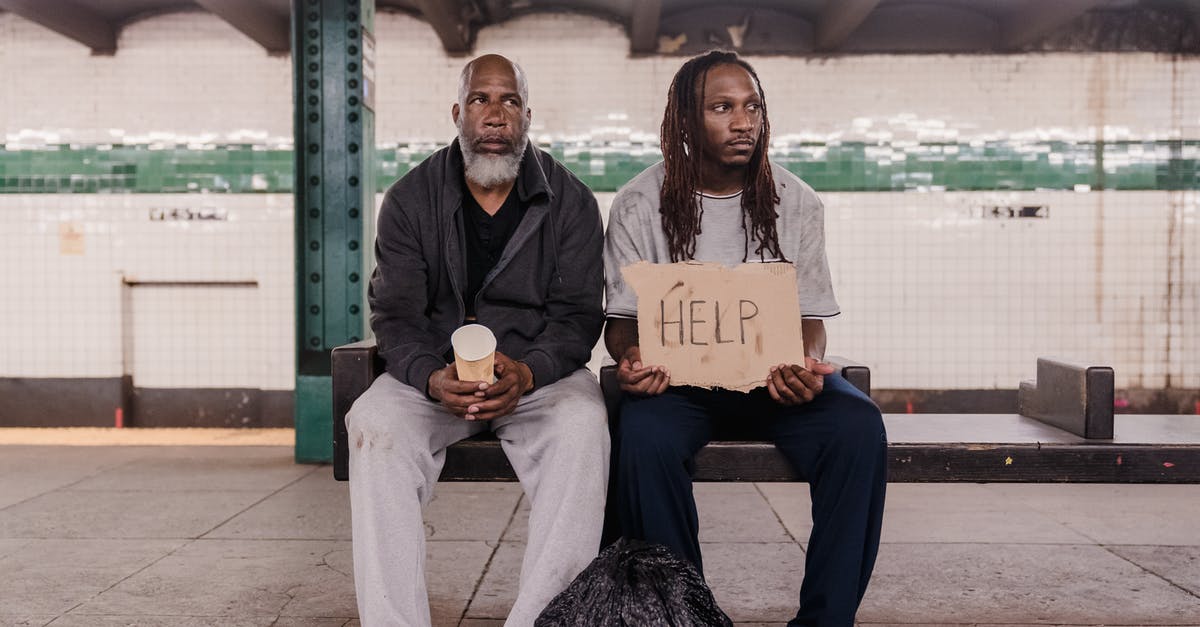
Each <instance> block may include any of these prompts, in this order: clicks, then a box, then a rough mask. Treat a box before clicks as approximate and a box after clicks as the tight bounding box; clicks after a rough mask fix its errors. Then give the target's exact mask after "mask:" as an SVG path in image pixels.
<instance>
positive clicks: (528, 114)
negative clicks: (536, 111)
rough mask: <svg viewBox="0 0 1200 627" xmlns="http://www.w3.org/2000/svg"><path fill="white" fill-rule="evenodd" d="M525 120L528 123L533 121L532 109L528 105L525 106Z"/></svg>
mask: <svg viewBox="0 0 1200 627" xmlns="http://www.w3.org/2000/svg"><path fill="white" fill-rule="evenodd" d="M525 121H526V122H529V123H532V122H533V109H530V108H529V107H525Z"/></svg>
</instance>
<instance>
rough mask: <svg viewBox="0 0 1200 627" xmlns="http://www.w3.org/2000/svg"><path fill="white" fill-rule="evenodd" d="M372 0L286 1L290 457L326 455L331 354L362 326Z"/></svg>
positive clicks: (369, 200)
mask: <svg viewBox="0 0 1200 627" xmlns="http://www.w3.org/2000/svg"><path fill="white" fill-rule="evenodd" d="M374 25H375V1H374V0H292V78H293V85H294V87H293V101H294V112H295V137H296V142H295V155H296V157H295V158H296V183H295V203H296V205H295V218H296V228H295V232H296V412H295V420H296V461H300V462H325V461H329V460H330V459H331V458H332V456H333V445H332V437H333V435H332V434H333V425H332V413H333V409H332V404H333V398H332V389H333V388H332V385H331V381H330V367H329V353H330V351H331V350H332V349H333V348H334V347H336V346H339V345H341V344H345V343H347V342H355V341H358V340H360V339H362V338H365V337H366V336H367V334H368V333H369V330H368V326H367V303H366V284H367V280H368V279H369V278H370V271H371V266H372V263H373V258H372V255H371V250H372V243H373V241H374V237H373V231H374V215H375V212H374V206H375V193H374V190H375V181H374V167H373V164H374V158H373V157H374V155H373V154H372V153H373V152H374V146H375V112H374V106H375V102H374V99H375V42H374V38H373V36H372V33H371V31H372V30H373V28H374Z"/></svg>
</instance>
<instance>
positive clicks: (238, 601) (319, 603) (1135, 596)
mask: <svg viewBox="0 0 1200 627" xmlns="http://www.w3.org/2000/svg"><path fill="white" fill-rule="evenodd" d="M0 431H3V430H0ZM235 439H237V438H235ZM5 441H6V440H5V438H4V437H3V436H2V435H0V443H2V442H5ZM7 441H8V442H10V443H8V444H0V625H4V626H8V625H54V626H55V627H66V626H93V625H94V626H117V625H137V626H149V625H184V626H208V625H212V626H226V625H232V626H243V625H244V626H258V625H262V626H266V625H277V626H293V627H318V626H321V627H323V626H327V625H328V626H340V625H347V624H352V625H357V624H358V621H357V620H355V619H354V617H355V616H356V615H357V612H356V610H355V602H354V584H353V581H352V576H351V551H350V513H349V503H348V497H347V490H346V485H345V484H342V483H338V482H335V481H334V480H333V479H332V477H331V472H330V469H329V467H328V466H309V465H297V464H295V463H293V462H292V450H291V448H290V447H289V446H280V445H271V446H247V445H239V446H196V445H177V444H179V443H180V442H188V441H189V440H188V439H187V438H184V439H182V440H179V439H172V438H158V439H157V440H156V442H158V443H159V444H160V445H156V446H149V445H129V442H135V443H139V444H145V442H142V441H137V440H129V439H128V438H126V440H125V445H114V443H119V442H121V439H120V438H116V439H111V438H110V439H109V440H107V441H105V440H104V439H103V438H90V441H92V442H94V443H103V444H105V445H103V446H62V445H48V444H28V443H25V444H13V443H11V442H13V441H21V439H20V438H18V439H17V440H13V439H12V438H9V439H8V440H7ZM238 441H239V442H240V443H242V444H245V443H246V442H250V443H254V442H255V440H254V439H253V438H249V439H247V438H241V439H239V440H238ZM266 441H272V440H271V439H270V438H267V440H266ZM162 443H167V444H171V445H162ZM696 492H697V496H698V501H699V505H700V509H701V521H702V525H703V531H702V537H701V539H702V541H703V542H704V550H705V557H706V564H707V565H708V568H709V578H710V583H711V584H712V587H713V589H714V591H715V593H716V596H717V599H718V601H719V602H720V603H721V606H722V608H723V609H725V610H726V611H727V612H728V613H729V614H730V616H731V617H732V618H733V619H734V620H735V621H737V622H738V623H739V624H778V623H782V622H784V621H786V620H787V618H788V617H790V616H791V614H792V612H793V611H794V607H793V604H794V603H795V599H796V596H797V592H798V589H799V583H800V577H801V575H802V573H803V570H804V550H805V542H806V540H807V534H808V529H809V524H808V515H807V508H808V497H807V489H806V486H804V485H793V484H700V485H697V488H696ZM527 515H528V509H527V504H526V502H525V500H524V499H523V497H522V494H521V491H520V488H519V486H518V485H516V484H478V483H476V484H442V485H440V486H439V491H438V494H437V497H436V499H435V500H434V502H433V503H432V504H431V505H430V507H429V508H428V510H427V511H426V515H425V519H426V521H427V523H426V532H427V534H428V538H429V573H428V578H429V582H430V590H431V594H432V595H433V598H432V606H433V616H434V622H435V624H436V625H499V624H500V621H501V619H502V618H503V617H504V615H505V612H506V610H507V608H508V607H509V605H510V604H511V602H512V600H513V597H514V594H515V587H516V586H515V583H516V580H517V575H518V568H519V564H520V556H521V553H522V550H523V547H524V539H525V524H526V517H527ZM883 540H884V544H883V547H882V549H881V551H880V555H879V562H878V566H877V568H876V571H875V577H874V579H873V581H872V583H871V587H870V589H869V590H868V592H867V597H866V600H865V602H864V604H863V607H862V609H861V611H860V613H859V620H860V621H861V623H862V624H867V625H882V624H905V625H914V624H919V625H1001V624H1003V625H1029V624H1059V625H1101V624H1103V625H1200V485H1192V486H1153V485H1005V484H892V485H890V486H889V496H888V505H887V514H886V519H885V523H884V533H883Z"/></svg>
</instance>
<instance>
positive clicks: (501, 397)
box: [465, 351, 533, 420]
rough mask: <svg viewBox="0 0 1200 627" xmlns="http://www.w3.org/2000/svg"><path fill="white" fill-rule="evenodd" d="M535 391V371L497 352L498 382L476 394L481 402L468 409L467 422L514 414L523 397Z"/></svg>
mask: <svg viewBox="0 0 1200 627" xmlns="http://www.w3.org/2000/svg"><path fill="white" fill-rule="evenodd" d="M532 389H533V371H532V370H530V369H529V366H527V365H525V364H524V363H523V362H519V361H514V360H512V359H511V358H509V357H508V356H507V355H505V354H504V353H501V352H499V351H496V382H495V383H488V384H485V386H484V388H483V389H482V390H481V391H479V392H476V393H475V395H476V396H478V397H480V398H479V402H476V403H472V404H471V405H470V406H469V407H467V415H466V416H465V418H466V419H467V420H492V419H493V418H499V417H501V416H507V415H509V414H511V413H513V410H515V409H516V408H517V401H519V400H521V395H522V394H524V393H526V392H528V391H529V390H532Z"/></svg>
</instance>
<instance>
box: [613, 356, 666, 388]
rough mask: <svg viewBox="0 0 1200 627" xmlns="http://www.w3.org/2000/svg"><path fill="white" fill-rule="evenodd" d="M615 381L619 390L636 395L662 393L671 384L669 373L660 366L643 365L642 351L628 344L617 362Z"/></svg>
mask: <svg viewBox="0 0 1200 627" xmlns="http://www.w3.org/2000/svg"><path fill="white" fill-rule="evenodd" d="M617 382H619V383H620V384H621V391H623V392H626V393H629V394H634V395H636V396H655V395H658V394H662V393H663V392H665V391H666V390H667V387H668V386H670V385H671V373H670V372H667V369H666V368H664V367H662V366H643V365H642V351H641V349H640V348H638V347H637V346H630V347H629V348H627V349H626V350H625V354H624V355H622V356H621V362H620V363H619V364H617Z"/></svg>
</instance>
